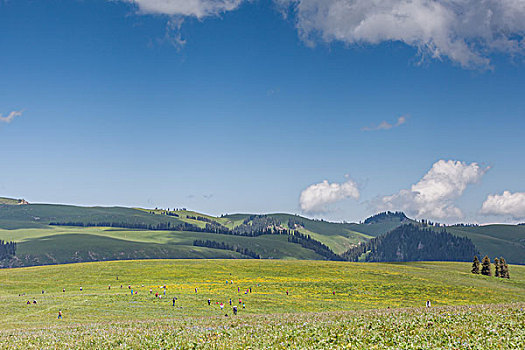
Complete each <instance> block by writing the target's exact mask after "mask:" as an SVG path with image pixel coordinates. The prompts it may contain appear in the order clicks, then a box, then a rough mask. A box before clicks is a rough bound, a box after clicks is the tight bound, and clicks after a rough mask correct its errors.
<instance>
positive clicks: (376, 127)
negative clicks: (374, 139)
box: [363, 116, 407, 131]
mask: <svg viewBox="0 0 525 350" xmlns="http://www.w3.org/2000/svg"><path fill="white" fill-rule="evenodd" d="M406 122H407V118H406V117H405V116H401V117H399V118H397V122H396V123H394V124H390V123H389V122H387V121H386V120H383V121H382V122H381V123H379V125H372V126H365V127H364V128H363V130H364V131H374V130H390V129H392V128H397V127H398V126H400V125H403V124H405V123H406Z"/></svg>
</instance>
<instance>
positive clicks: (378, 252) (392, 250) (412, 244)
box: [342, 224, 478, 262]
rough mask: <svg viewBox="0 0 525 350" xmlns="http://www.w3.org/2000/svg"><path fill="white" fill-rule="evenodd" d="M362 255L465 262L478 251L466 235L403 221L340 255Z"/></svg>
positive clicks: (377, 259)
mask: <svg viewBox="0 0 525 350" xmlns="http://www.w3.org/2000/svg"><path fill="white" fill-rule="evenodd" d="M363 254H364V260H365V261H370V262H384V261H423V260H440V261H469V260H470V259H471V257H472V256H473V255H476V254H478V252H477V249H476V246H475V245H474V243H472V241H471V240H470V239H469V238H466V237H457V236H454V235H452V234H450V233H448V232H446V231H441V232H435V231H432V230H431V229H423V228H420V227H419V226H416V225H413V224H406V225H401V226H399V227H398V228H395V229H394V230H392V231H390V232H388V233H386V234H384V235H381V236H378V237H375V238H373V239H371V240H370V241H368V242H365V243H361V244H358V245H357V246H355V247H352V248H350V249H349V250H348V251H346V252H345V253H343V254H342V257H343V258H345V259H346V260H349V261H358V259H359V257H360V256H361V255H363Z"/></svg>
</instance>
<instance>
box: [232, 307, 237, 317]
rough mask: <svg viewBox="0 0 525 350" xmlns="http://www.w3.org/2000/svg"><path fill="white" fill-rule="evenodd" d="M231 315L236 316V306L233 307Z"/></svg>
mask: <svg viewBox="0 0 525 350" xmlns="http://www.w3.org/2000/svg"><path fill="white" fill-rule="evenodd" d="M233 314H234V315H237V306H234V307H233Z"/></svg>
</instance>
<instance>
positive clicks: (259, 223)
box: [0, 200, 525, 266]
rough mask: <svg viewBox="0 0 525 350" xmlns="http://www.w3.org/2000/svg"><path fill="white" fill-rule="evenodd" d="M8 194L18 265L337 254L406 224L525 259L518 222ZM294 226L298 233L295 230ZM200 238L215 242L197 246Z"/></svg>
mask: <svg viewBox="0 0 525 350" xmlns="http://www.w3.org/2000/svg"><path fill="white" fill-rule="evenodd" d="M7 202H8V203H10V204H7V203H0V239H1V240H4V241H6V242H10V241H13V242H16V243H17V254H16V257H17V259H18V262H12V263H10V264H7V265H12V266H25V265H39V264H48V263H62V262H75V261H92V260H93V261H94V260H115V259H124V258H133V259H139V258H153V257H159V258H162V257H165V258H177V257H180V258H192V257H193V258H204V257H207V258H216V257H230V258H242V257H244V258H246V257H247V256H245V255H243V254H242V252H250V254H251V255H253V256H255V255H257V256H260V257H261V258H264V259H268V258H274V259H332V260H333V259H334V257H336V256H341V255H342V254H343V253H345V252H347V251H349V250H350V249H352V248H354V247H356V246H358V245H359V244H363V243H366V242H370V241H372V240H373V239H374V237H379V236H382V235H385V234H386V233H388V232H391V231H393V230H395V229H396V228H398V227H400V226H402V225H407V224H411V225H415V226H417V227H419V228H421V229H425V230H426V229H428V230H430V231H432V232H436V233H440V232H441V231H443V230H446V231H447V232H448V233H450V234H452V235H455V236H458V237H466V238H469V239H470V240H471V241H472V242H473V243H474V245H475V246H476V248H477V249H478V250H479V252H480V253H481V254H482V255H485V254H487V255H489V256H490V257H495V256H503V257H505V258H506V260H507V261H508V262H509V263H514V264H525V226H518V225H487V226H448V227H440V226H436V225H429V223H428V222H427V221H424V220H423V221H420V222H417V221H415V220H412V219H410V218H408V217H407V216H406V215H405V214H404V213H402V212H384V213H379V214H376V215H374V216H371V217H370V218H367V219H366V220H364V221H363V222H362V223H335V222H328V221H325V220H313V219H308V218H306V217H302V216H299V215H293V214H285V213H278V214H232V215H223V216H220V217H214V216H210V215H206V214H202V213H198V212H195V211H189V210H185V209H184V210H182V209H181V210H173V209H172V210H166V209H141V208H124V207H79V206H70V205H54V204H26V205H18V204H17V205H15V204H13V203H19V202H18V201H17V200H10V201H7ZM51 223H53V224H54V225H50V224H51ZM294 232H296V233H297V234H296V235H295V238H293V237H292V238H290V235H293V234H294ZM195 241H200V242H207V241H212V242H216V243H208V244H207V245H206V246H202V245H201V246H195V245H194V244H193V243H194V242H195ZM102 242H104V243H102ZM217 247H228V248H229V250H225V249H222V250H221V249H217ZM232 247H233V248H232ZM239 252H240V253H239ZM0 265H1V264H0ZM3 265H4V266H5V265H6V264H5V263H4V264H3Z"/></svg>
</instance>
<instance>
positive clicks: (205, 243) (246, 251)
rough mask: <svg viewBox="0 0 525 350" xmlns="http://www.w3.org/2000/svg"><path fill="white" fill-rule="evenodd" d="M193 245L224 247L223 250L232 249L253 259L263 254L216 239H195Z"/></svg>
mask: <svg viewBox="0 0 525 350" xmlns="http://www.w3.org/2000/svg"><path fill="white" fill-rule="evenodd" d="M193 245H194V246H196V247H207V248H214V249H223V250H231V251H234V252H237V253H240V254H242V255H246V256H249V257H250V258H253V259H260V258H261V256H260V255H259V254H257V253H256V252H254V251H253V250H250V249H248V248H242V247H239V246H236V245H231V244H228V243H224V242H216V241H210V240H205V241H203V240H199V239H197V240H195V241H193Z"/></svg>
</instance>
